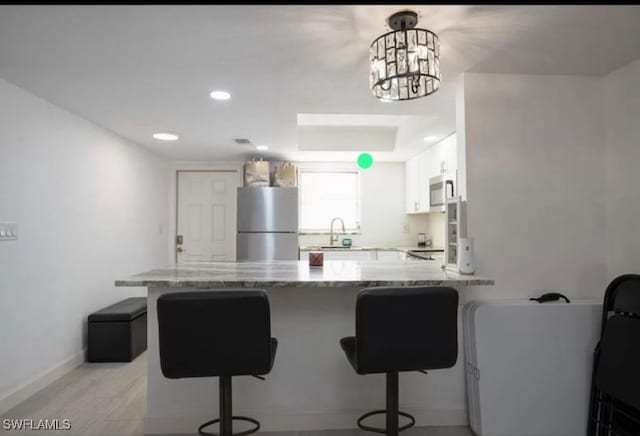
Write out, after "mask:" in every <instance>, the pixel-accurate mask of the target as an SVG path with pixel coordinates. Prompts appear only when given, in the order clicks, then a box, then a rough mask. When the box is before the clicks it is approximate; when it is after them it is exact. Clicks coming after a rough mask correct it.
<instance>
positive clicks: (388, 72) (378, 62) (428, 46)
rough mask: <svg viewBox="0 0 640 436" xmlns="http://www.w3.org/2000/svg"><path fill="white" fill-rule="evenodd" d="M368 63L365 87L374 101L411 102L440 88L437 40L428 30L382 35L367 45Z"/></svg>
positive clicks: (406, 28)
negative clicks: (368, 70)
mask: <svg viewBox="0 0 640 436" xmlns="http://www.w3.org/2000/svg"><path fill="white" fill-rule="evenodd" d="M416 21H417V20H416ZM411 24H413V23H411ZM369 61H370V62H371V68H370V74H369V86H370V88H371V92H372V94H373V95H374V96H375V97H377V98H380V99H383V100H391V101H402V100H413V99H416V98H420V97H426V96H428V95H431V94H433V93H434V92H436V91H437V90H438V89H440V81H441V80H442V74H441V72H440V39H439V38H438V35H436V34H435V33H434V32H432V31H430V30H428V29H419V28H414V27H413V26H410V25H409V26H407V27H404V28H400V29H394V30H392V31H390V32H387V33H384V34H382V35H381V36H379V37H377V38H376V39H375V40H374V41H373V42H372V43H371V45H370V46H369Z"/></svg>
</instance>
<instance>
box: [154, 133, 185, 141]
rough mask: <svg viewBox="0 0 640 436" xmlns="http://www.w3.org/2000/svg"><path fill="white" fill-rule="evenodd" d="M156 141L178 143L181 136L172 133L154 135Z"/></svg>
mask: <svg viewBox="0 0 640 436" xmlns="http://www.w3.org/2000/svg"><path fill="white" fill-rule="evenodd" d="M153 137H154V139H157V140H158V141H177V140H178V138H180V135H178V134H177V133H170V132H158V133H154V134H153Z"/></svg>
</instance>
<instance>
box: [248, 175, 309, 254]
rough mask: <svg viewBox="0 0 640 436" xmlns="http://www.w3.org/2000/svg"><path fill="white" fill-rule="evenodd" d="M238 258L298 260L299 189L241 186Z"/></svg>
mask: <svg viewBox="0 0 640 436" xmlns="http://www.w3.org/2000/svg"><path fill="white" fill-rule="evenodd" d="M237 222H238V225H237V229H238V230H237V231H238V235H237V237H236V257H237V259H238V260H253V261H259V260H297V259H298V188H270V187H264V188H262V187H253V188H238V214H237Z"/></svg>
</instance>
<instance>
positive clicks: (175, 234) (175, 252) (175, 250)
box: [173, 169, 238, 265]
mask: <svg viewBox="0 0 640 436" xmlns="http://www.w3.org/2000/svg"><path fill="white" fill-rule="evenodd" d="M180 173H236V174H237V173H238V170H237V169H216V170H207V169H201V170H200V169H198V170H176V186H175V188H176V198H174V201H175V202H176V207H175V209H176V216H175V220H176V226H175V229H174V232H173V262H174V263H175V264H176V265H177V264H178V241H177V240H178V214H179V212H180V211H179V207H180Z"/></svg>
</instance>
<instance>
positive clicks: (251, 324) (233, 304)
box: [158, 289, 278, 436]
mask: <svg viewBox="0 0 640 436" xmlns="http://www.w3.org/2000/svg"><path fill="white" fill-rule="evenodd" d="M158 335H159V343H160V366H161V368H162V374H164V376H165V377H167V378H171V379H176V378H189V377H219V379H220V380H219V387H220V389H219V395H220V417H219V418H217V419H214V420H212V421H208V422H205V423H204V424H202V425H201V426H200V427H199V428H198V433H199V434H200V435H216V434H215V433H208V432H205V431H204V430H203V429H204V428H205V427H207V426H209V425H211V424H215V423H217V422H219V423H220V433H219V435H220V436H243V435H248V434H251V433H254V432H256V431H258V429H259V428H260V423H259V422H258V421H256V420H255V419H253V418H248V417H245V416H232V410H231V409H232V407H231V405H232V395H231V377H233V376H239V375H252V376H255V377H258V378H262V377H259V376H260V375H264V374H267V373H269V372H270V371H271V368H272V367H273V361H274V358H275V355H276V348H277V345H278V341H277V340H276V339H275V338H272V337H271V321H270V314H269V299H268V298H267V293H266V292H265V291H264V290H261V289H255V290H247V289H225V290H219V291H218V290H216V291H196V292H176V293H169V294H163V295H161V296H160V297H159V298H158ZM234 419H236V420H241V421H247V422H250V423H252V424H254V427H252V428H251V429H249V430H245V431H242V432H239V433H235V434H234V433H233V424H232V422H233V420H234Z"/></svg>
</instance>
